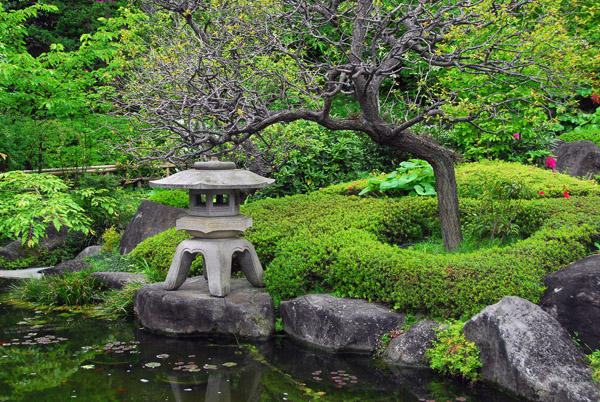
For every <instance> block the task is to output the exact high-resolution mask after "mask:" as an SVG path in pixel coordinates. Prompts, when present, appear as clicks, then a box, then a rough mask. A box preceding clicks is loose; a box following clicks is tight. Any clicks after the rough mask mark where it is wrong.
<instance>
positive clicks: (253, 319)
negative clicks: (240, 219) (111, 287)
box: [134, 277, 275, 340]
mask: <svg viewBox="0 0 600 402" xmlns="http://www.w3.org/2000/svg"><path fill="white" fill-rule="evenodd" d="M134 309H135V313H136V314H137V316H138V317H139V319H140V322H141V324H142V326H143V327H144V328H145V329H147V330H149V331H151V332H154V333H160V334H165V335H170V336H209V335H213V336H218V337H228V338H236V339H237V338H245V339H253V340H265V339H267V338H269V337H271V336H272V335H273V333H274V332H275V305H274V303H273V299H272V298H271V296H269V295H268V294H267V293H265V291H264V289H261V288H255V287H253V286H252V285H250V283H249V282H248V281H247V280H246V279H232V280H231V291H230V293H229V294H228V295H227V296H225V297H213V296H211V295H210V293H209V291H208V282H207V281H206V279H204V278H201V277H196V278H190V279H187V280H186V281H185V282H184V283H183V285H181V286H180V287H179V288H178V289H177V290H165V289H164V283H163V282H159V283H153V284H149V285H144V286H142V287H140V288H139V289H138V291H137V292H136V294H135V303H134Z"/></svg>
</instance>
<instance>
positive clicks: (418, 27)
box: [120, 0, 574, 249]
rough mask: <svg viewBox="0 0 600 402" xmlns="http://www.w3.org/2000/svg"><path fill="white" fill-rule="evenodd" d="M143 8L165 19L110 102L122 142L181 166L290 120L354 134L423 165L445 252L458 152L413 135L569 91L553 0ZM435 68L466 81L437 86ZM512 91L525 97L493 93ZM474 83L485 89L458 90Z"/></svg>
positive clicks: (165, 1) (244, 2) (454, 229)
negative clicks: (429, 173) (122, 122)
mask: <svg viewBox="0 0 600 402" xmlns="http://www.w3.org/2000/svg"><path fill="white" fill-rule="evenodd" d="M152 3H153V4H154V5H155V6H156V7H157V9H159V10H166V11H168V12H170V13H171V16H172V18H173V19H172V21H171V22H170V23H171V25H170V27H171V29H170V30H165V32H164V35H162V36H161V37H156V38H154V39H153V40H154V41H155V43H154V45H153V46H152V47H151V48H150V50H149V51H148V53H147V55H145V57H144V59H143V60H142V65H141V66H140V68H139V69H138V70H136V74H134V75H132V76H131V79H130V80H129V83H128V88H127V90H128V91H127V94H124V95H123V97H122V98H120V101H121V105H122V107H123V108H122V110H123V111H124V112H125V113H127V114H129V115H131V116H134V117H136V118H138V119H140V120H141V121H144V122H145V123H147V124H148V125H147V126H145V127H142V128H141V129H142V131H143V133H144V135H141V136H138V137H130V138H127V139H126V140H128V141H129V144H128V149H129V150H130V151H131V152H133V153H134V152H139V151H141V150H147V149H148V148H149V147H151V148H152V149H151V154H149V155H145V157H146V158H150V159H152V158H154V159H160V158H162V159H168V160H171V161H173V162H181V161H184V160H187V159H189V158H191V157H198V156H200V155H202V154H206V153H212V154H220V153H224V152H226V151H228V150H230V149H233V148H236V147H238V146H239V145H240V144H243V143H244V141H246V140H247V139H249V138H250V137H251V136H253V135H255V134H257V133H260V132H261V130H263V129H264V128H266V127H268V126H270V125H272V124H275V123H289V122H292V121H296V120H308V121H312V122H316V123H318V124H320V125H322V126H324V127H326V128H328V129H330V130H334V131H335V130H354V131H357V132H362V133H364V134H365V135H367V136H368V137H370V138H371V139H372V140H373V141H375V142H376V143H377V144H380V145H388V146H392V147H394V148H397V149H399V150H401V151H405V152H409V153H411V154H412V155H414V156H415V157H418V158H421V159H424V160H426V161H428V162H429V163H430V164H431V165H432V166H433V169H434V173H435V181H436V191H437V194H438V207H439V212H440V223H441V229H442V234H443V238H444V245H445V247H446V248H448V249H454V248H456V247H457V246H458V244H459V243H460V242H461V240H462V233H461V225H460V218H459V210H458V196H457V190H456V180H455V175H454V165H453V163H454V162H455V161H456V160H457V158H458V156H457V154H455V153H454V152H453V151H452V150H450V149H448V148H446V147H444V146H441V145H440V144H438V143H436V142H435V141H434V140H432V138H431V137H430V136H428V135H427V134H421V135H417V134H416V133H415V132H414V131H413V130H412V128H414V127H415V126H416V125H417V124H422V123H428V124H432V123H439V124H453V123H460V122H475V121H477V120H478V119H488V118H489V116H490V115H494V114H495V113H496V111H497V110H499V109H501V108H502V107H505V105H508V104H511V103H512V104H514V102H531V103H536V104H540V105H541V104H543V103H544V102H545V101H547V100H549V99H556V98H557V96H558V97H560V96H561V95H563V94H565V93H566V92H565V88H568V87H570V86H571V85H572V84H573V83H574V80H573V79H572V78H573V75H572V74H566V73H565V71H564V70H563V69H561V65H560V60H562V59H564V57H565V55H564V52H570V51H572V49H573V48H574V46H571V45H570V44H569V43H566V42H565V39H566V38H567V37H566V36H565V35H563V31H564V30H562V28H561V27H560V26H559V25H556V24H555V23H556V21H558V20H559V19H560V18H559V17H560V16H559V8H558V7H552V6H551V5H553V4H554V1H547V0H544V1H541V0H519V1H511V2H506V1H500V0H476V1H475V0H473V1H471V0H466V1H460V2H458V1H453V0H426V1H416V0H407V1H403V2H394V1H390V0H355V1H345V0H328V1H322V2H320V1H313V0H293V1H292V0H283V1H272V0H261V1H248V0H233V1H227V2H225V1H220V0H216V1H201V0H190V1H185V2H181V1H173V0H154V1H152ZM548 26H552V28H553V29H554V30H555V31H556V32H555V34H554V35H553V36H548V35H547V34H545V33H546V32H548V29H547V28H548ZM444 69H449V70H458V71H461V72H462V73H464V74H469V75H468V77H471V80H472V81H471V82H470V83H469V82H467V81H468V80H467V79H463V81H464V84H461V85H458V86H451V85H448V83H447V82H445V81H443V80H440V79H439V74H438V72H439V71H440V70H444ZM407 83H409V84H410V85H407ZM500 84H501V85H500ZM523 85H526V86H527V88H528V89H530V90H531V89H533V90H534V91H533V92H532V91H530V92H529V93H527V94H523V93H522V92H519V91H509V92H508V93H507V94H503V93H501V92H498V91H501V90H502V88H504V87H506V86H507V87H508V88H513V87H515V88H516V87H520V86H523ZM483 87H485V88H489V89H490V92H489V94H486V95H485V96H481V95H479V96H470V93H469V91H475V90H476V89H477V88H483Z"/></svg>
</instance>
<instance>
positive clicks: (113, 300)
mask: <svg viewBox="0 0 600 402" xmlns="http://www.w3.org/2000/svg"><path fill="white" fill-rule="evenodd" d="M143 284H144V283H143V282H136V281H133V282H129V283H127V284H125V286H123V288H122V289H110V290H109V291H108V292H106V293H104V294H102V295H101V296H100V297H99V300H100V301H101V303H102V304H101V307H100V313H101V314H103V315H112V316H117V317H122V318H130V317H133V315H134V312H133V306H134V299H135V292H136V291H137V290H138V289H139V288H140V287H141V286H142V285H143Z"/></svg>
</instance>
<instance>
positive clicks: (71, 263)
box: [42, 260, 91, 275]
mask: <svg viewBox="0 0 600 402" xmlns="http://www.w3.org/2000/svg"><path fill="white" fill-rule="evenodd" d="M88 268H91V265H90V263H89V262H87V261H84V260H68V261H63V262H59V263H58V264H56V265H55V266H54V267H52V268H48V269H46V270H44V271H42V273H43V274H44V275H64V274H65V273H67V272H78V271H83V270H84V269H88Z"/></svg>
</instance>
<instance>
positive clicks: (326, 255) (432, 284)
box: [248, 197, 600, 317]
mask: <svg viewBox="0 0 600 402" xmlns="http://www.w3.org/2000/svg"><path fill="white" fill-rule="evenodd" d="M422 202H423V201H421V199H413V200H411V204H412V205H413V206H414V205H415V204H420V203H422ZM524 203H525V204H528V205H526V207H525V208H524V209H523V213H522V218H521V220H527V219H528V218H527V216H530V215H531V216H534V217H537V219H538V221H539V218H540V216H543V218H544V219H543V220H544V223H543V224H542V227H541V229H540V230H538V231H537V232H535V233H533V235H532V236H531V237H529V238H528V239H526V240H523V241H520V242H517V243H515V244H513V245H511V246H509V247H505V248H498V247H495V248H491V249H488V250H481V251H477V252H472V253H467V254H447V255H434V254H426V253H422V252H417V251H414V250H410V249H403V248H399V247H398V246H395V245H393V244H390V243H384V242H382V241H380V239H378V238H377V236H376V233H377V231H375V232H371V231H370V230H368V229H367V228H362V229H361V228H358V227H356V226H355V227H348V228H345V229H334V232H333V233H332V232H323V231H321V230H313V228H312V227H310V226H311V225H308V226H309V227H306V225H305V226H304V227H302V228H301V229H300V228H298V229H296V230H293V229H292V228H291V227H288V226H287V225H285V224H284V226H286V227H288V231H287V233H285V234H283V233H281V237H280V238H279V239H278V240H276V239H274V236H276V235H277V234H275V233H273V228H272V227H271V226H269V225H264V230H265V231H264V232H263V231H262V230H263V225H261V224H257V223H255V229H254V230H255V231H254V232H253V233H252V234H250V236H248V237H249V238H251V239H252V241H255V245H256V246H257V249H258V250H260V251H259V253H261V254H262V255H261V258H263V263H265V265H266V272H265V282H266V285H267V290H268V291H269V293H270V294H271V295H272V296H273V297H274V299H275V300H276V302H279V301H280V300H285V299H288V298H291V297H295V296H299V295H301V294H304V293H309V292H315V291H327V292H331V293H334V294H336V295H338V296H345V297H355V298H364V299H367V300H372V301H379V302H384V303H387V304H388V305H390V306H394V308H396V309H400V310H402V311H412V312H425V313H429V314H433V315H436V316H455V317H459V316H470V315H472V314H474V313H476V312H477V311H479V310H480V309H481V308H483V307H485V306H486V305H489V304H493V303H496V302H497V301H498V300H500V299H501V298H502V297H503V296H504V295H508V294H510V295H515V296H520V297H523V298H526V299H528V300H532V301H536V300H537V299H538V298H539V297H540V296H541V294H542V292H543V289H544V288H543V285H542V279H543V278H544V276H545V275H546V274H548V273H550V272H553V271H554V270H557V269H559V268H560V267H562V266H564V265H565V264H568V263H570V262H572V261H575V260H576V259H579V258H581V257H583V256H585V255H586V253H587V248H588V247H589V246H591V239H592V237H593V236H596V235H597V234H598V232H599V229H600V228H599V224H598V216H597V215H594V214H597V212H593V211H594V208H596V209H597V210H600V209H599V208H600V201H599V200H598V198H597V197H587V198H586V199H582V200H581V201H580V203H575V202H573V200H572V199H570V200H569V199H564V200H554V201H552V203H553V204H558V205H554V206H553V205H550V201H539V200H536V201H526V202H524ZM582 208H583V209H585V211H582V210H581V209H582ZM332 209H335V208H332ZM290 210H291V209H290ZM540 210H541V211H540ZM404 211H405V213H408V214H407V215H405V216H407V217H408V216H410V215H409V213H410V210H409V209H408V208H407V209H404ZM432 212H433V214H432V215H430V217H432V218H433V217H435V212H436V210H435V209H433V211H432ZM554 214H556V215H558V217H551V216H552V215H554ZM341 215H343V213H341V214H340V216H341ZM283 216H285V215H283ZM279 219H281V215H279ZM323 219H324V220H327V218H323ZM258 221H259V220H258V219H257V220H255V222H258ZM332 221H333V220H332ZM332 221H329V222H332ZM282 223H283V222H282ZM263 235H264V236H263ZM265 246H266V248H267V249H268V250H270V252H265V250H264V248H263V247H265ZM271 255H272V256H273V259H272V260H269V256H271Z"/></svg>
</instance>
